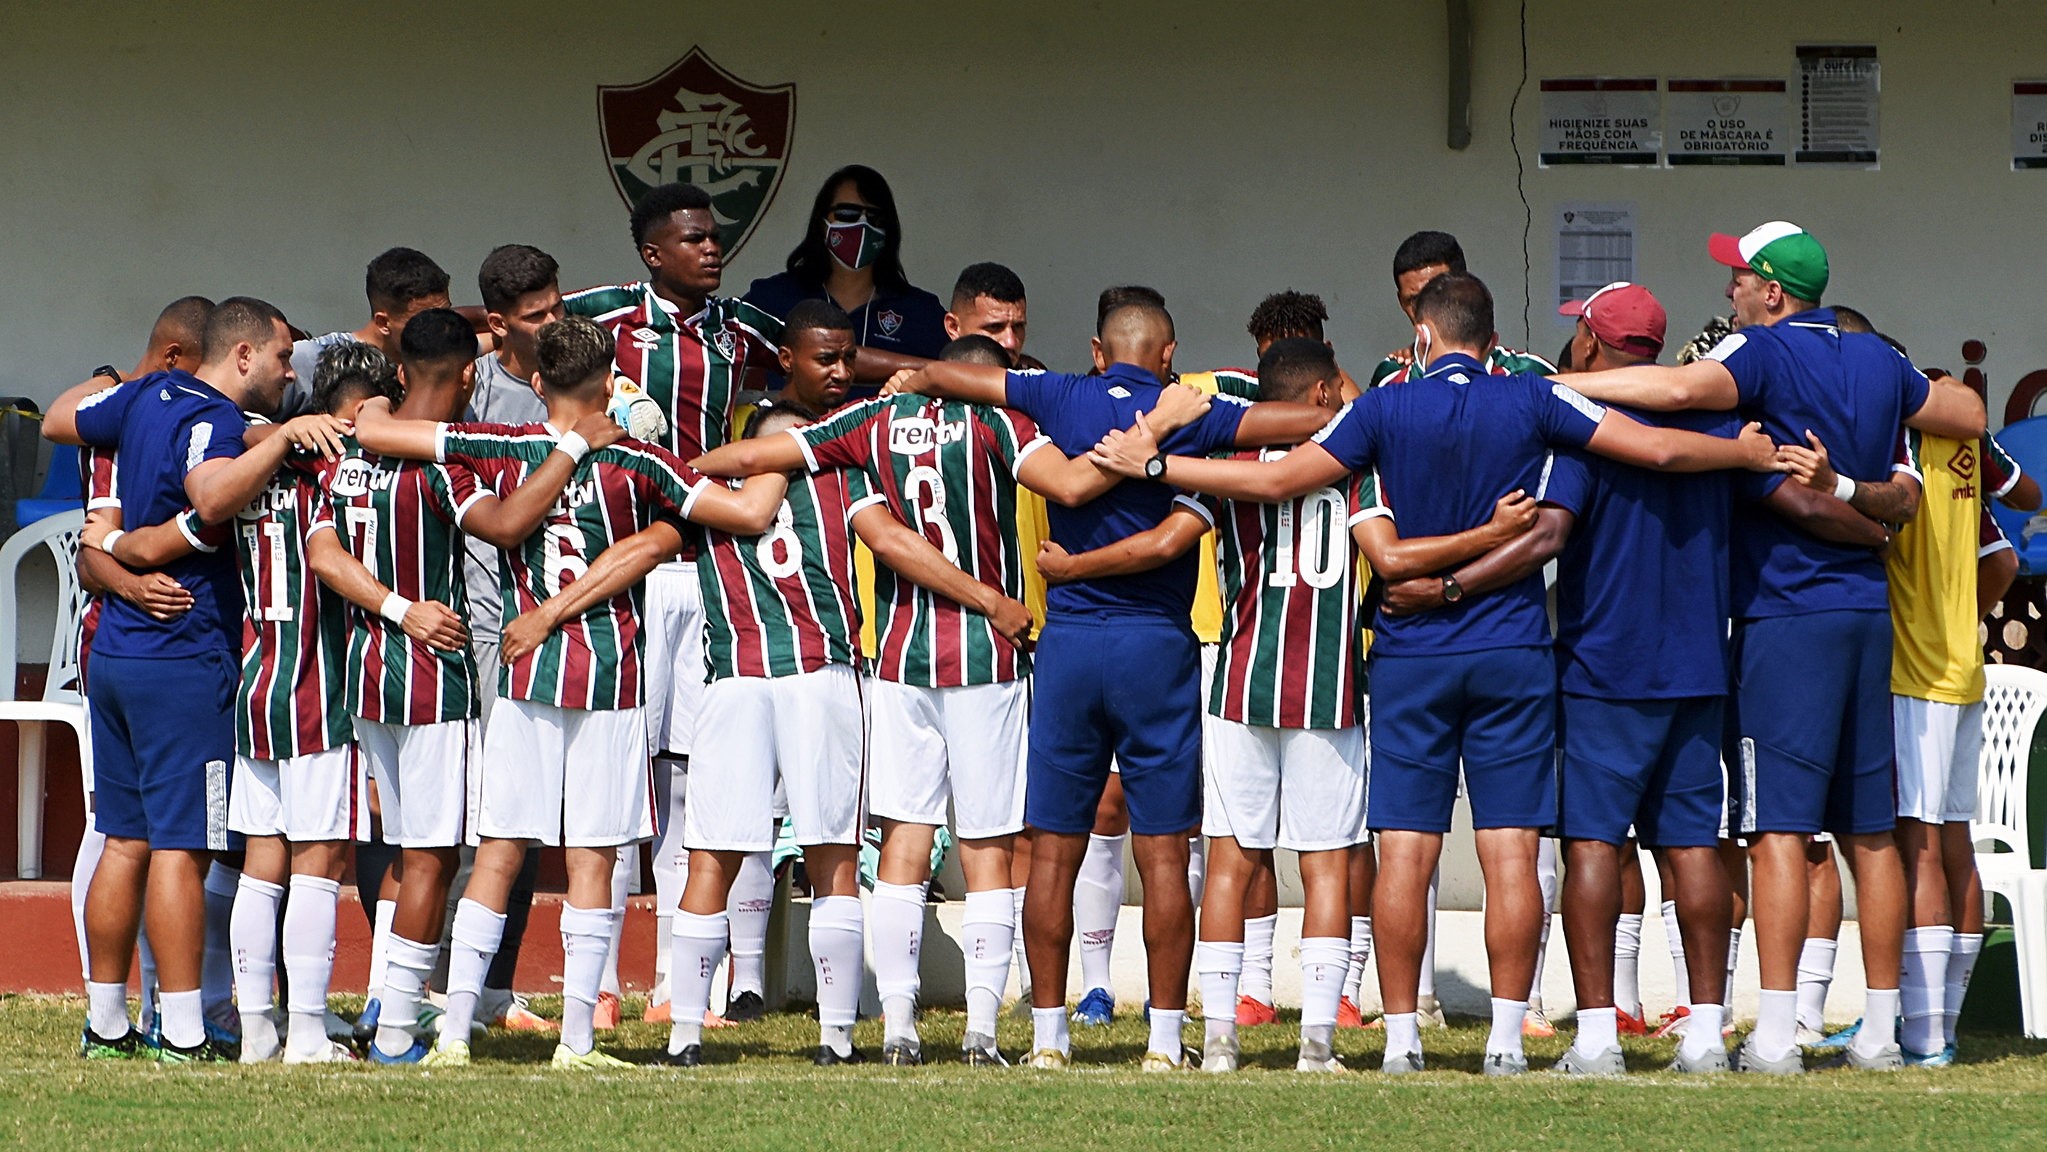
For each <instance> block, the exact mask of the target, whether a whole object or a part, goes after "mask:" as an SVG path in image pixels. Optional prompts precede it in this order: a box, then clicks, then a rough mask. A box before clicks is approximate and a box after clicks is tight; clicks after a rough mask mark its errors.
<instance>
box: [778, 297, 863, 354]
mask: <svg viewBox="0 0 2047 1152" xmlns="http://www.w3.org/2000/svg"><path fill="white" fill-rule="evenodd" d="M812 330H818V331H824V332H851V331H852V330H853V318H852V317H851V316H848V315H846V311H845V309H843V308H841V307H839V306H838V305H837V304H834V303H832V302H831V301H829V300H798V301H797V302H796V303H795V304H793V305H791V306H790V308H789V314H788V315H787V316H785V317H783V318H782V343H784V344H789V343H792V342H794V340H795V337H796V334H797V333H798V332H809V331H812Z"/></svg>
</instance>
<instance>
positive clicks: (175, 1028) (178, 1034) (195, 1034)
mask: <svg viewBox="0 0 2047 1152" xmlns="http://www.w3.org/2000/svg"><path fill="white" fill-rule="evenodd" d="M156 1003H157V1011H158V1012H160V1013H161V1014H162V1016H163V1042H164V1043H166V1044H168V1045H170V1046H171V1047H173V1048H190V1047H193V1046H194V1045H196V1044H198V1043H200V1042H201V1041H203V1040H205V1039H206V1009H205V1007H204V1006H203V1005H202V1003H201V996H200V993H199V989H197V988H194V989H192V990H191V991H189V992H160V993H158V994H157V997H156Z"/></svg>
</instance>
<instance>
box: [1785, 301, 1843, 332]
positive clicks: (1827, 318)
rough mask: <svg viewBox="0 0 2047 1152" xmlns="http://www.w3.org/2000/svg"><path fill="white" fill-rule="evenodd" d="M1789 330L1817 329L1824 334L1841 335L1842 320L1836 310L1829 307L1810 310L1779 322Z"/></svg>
mask: <svg viewBox="0 0 2047 1152" xmlns="http://www.w3.org/2000/svg"><path fill="white" fill-rule="evenodd" d="M1778 323H1779V324H1782V325H1784V326H1785V327H1787V328H1816V329H1818V330H1820V331H1822V332H1833V333H1835V334H1836V335H1838V334H1839V333H1840V323H1841V322H1840V320H1839V319H1838V318H1836V317H1835V315H1834V310H1833V309H1832V308H1827V307H1819V308H1808V309H1806V310H1805V311H1803V312H1798V313H1794V314H1792V315H1790V316H1786V317H1785V318H1784V319H1782V320H1779V321H1778Z"/></svg>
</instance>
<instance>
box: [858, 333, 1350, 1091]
mask: <svg viewBox="0 0 2047 1152" xmlns="http://www.w3.org/2000/svg"><path fill="white" fill-rule="evenodd" d="M1096 333H1097V334H1096V338H1095V344H1094V354H1095V365H1096V368H1097V369H1098V370H1099V371H1100V372H1101V375H1100V376H1097V377H1083V376H1068V375H1064V374H1060V373H1051V372H1045V373H1029V372H1004V371H1002V370H1001V369H999V368H994V367H991V366H986V365H979V364H955V363H944V362H940V363H934V364H932V365H929V366H927V367H925V368H924V369H922V370H920V371H918V372H916V373H913V374H911V375H909V376H908V377H898V378H897V380H896V381H893V382H892V386H900V387H902V388H904V389H906V390H909V391H914V392H918V393H920V394H925V395H943V396H948V397H951V398H954V399H962V400H969V401H974V402H978V403H984V404H1004V405H1007V406H1009V407H1013V408H1016V409H1018V410H1020V411H1022V412H1023V413H1024V414H1025V415H1027V416H1029V417H1030V418H1031V419H1032V420H1033V421H1035V422H1036V423H1037V424H1038V426H1039V428H1040V429H1042V430H1043V431H1044V432H1045V433H1046V434H1047V435H1048V436H1049V437H1050V439H1051V440H1052V442H1053V443H1054V444H1056V445H1058V446H1059V447H1060V449H1061V450H1062V451H1065V452H1067V453H1068V454H1078V453H1080V452H1083V451H1085V450H1086V449H1087V448H1088V447H1089V446H1090V445H1091V444H1093V443H1094V442H1095V441H1097V440H1099V439H1100V438H1101V436H1102V435H1103V434H1104V433H1106V432H1109V431H1111V430H1112V429H1120V428H1122V427H1124V426H1126V425H1128V424H1129V423H1130V422H1131V420H1133V419H1135V418H1136V417H1137V416H1138V415H1140V414H1141V413H1143V412H1145V411H1147V410H1149V409H1151V408H1152V407H1153V406H1155V405H1156V404H1157V403H1158V400H1159V397H1160V395H1161V393H1162V391H1163V388H1164V385H1163V383H1162V381H1164V380H1167V379H1169V378H1170V376H1171V374H1172V359H1173V351H1174V348H1175V346H1176V345H1175V340H1174V335H1173V322H1172V317H1171V316H1170V315H1169V314H1168V313H1167V312H1166V310H1165V309H1164V308H1163V307H1160V306H1159V305H1156V304H1152V303H1149V302H1146V301H1142V300H1137V301H1133V302H1130V303H1125V304H1123V305H1121V306H1120V307H1116V308H1112V309H1110V310H1109V311H1108V313H1107V314H1106V315H1105V316H1104V317H1102V319H1101V321H1100V322H1099V324H1098V325H1097V328H1096ZM1325 417H1326V413H1324V412H1322V411H1321V410H1320V409H1317V408H1313V407H1310V406H1306V405H1272V406H1263V405H1261V406H1253V405H1249V404H1245V403H1243V402H1241V401H1224V400H1221V399H1218V401H1217V402H1216V403H1215V405H1214V406H1213V407H1211V408H1210V409H1209V410H1208V411H1207V412H1206V413H1205V414H1204V415H1203V416H1202V418H1201V419H1199V420H1196V421H1195V422H1194V423H1192V424H1190V425H1188V426H1187V427H1185V428H1182V429H1179V430H1178V431H1177V432H1175V433H1174V434H1173V435H1172V436H1170V437H1169V438H1168V439H1169V441H1170V442H1171V443H1173V444H1174V445H1175V446H1176V447H1182V448H1185V449H1187V450H1190V451H1197V452H1207V451H1212V450H1215V449H1219V448H1225V447H1231V446H1238V445H1256V444H1259V443H1264V442H1287V441H1289V440H1294V441H1297V440H1299V439H1300V438H1302V437H1304V436H1306V435H1308V434H1310V433H1311V432H1312V431H1313V429H1314V428H1315V427H1317V426H1319V424H1320V423H1321V422H1322V421H1323V419H1324V418H1325ZM1141 471H1142V470H1141V469H1140V474H1141ZM1126 475H1127V473H1126ZM1154 479H1155V478H1154ZM1171 502H1172V498H1171V493H1170V492H1169V490H1168V489H1167V488H1166V487H1165V486H1164V485H1163V484H1159V483H1156V482H1147V483H1142V484H1119V485H1117V486H1116V487H1115V488H1112V489H1110V490H1109V491H1108V492H1107V493H1105V494H1104V495H1102V496H1100V497H1097V498H1096V499H1094V500H1091V501H1089V502H1087V503H1085V504H1082V505H1080V506H1079V507H1077V508H1054V509H1052V512H1051V528H1052V536H1053V539H1054V540H1055V541H1057V542H1058V543H1059V544H1060V546H1061V547H1063V548H1065V549H1066V550H1067V551H1069V552H1082V551H1087V550H1090V549H1092V548H1096V547H1100V546H1102V545H1106V544H1111V543H1114V542H1115V541H1117V540H1120V539H1122V538H1124V537H1126V536H1130V535H1133V534H1135V533H1137V532H1141V531H1143V530H1145V529H1147V528H1151V527H1154V526H1156V525H1157V524H1158V523H1160V522H1161V521H1162V520H1164V519H1165V516H1166V514H1167V512H1168V511H1169V510H1170V505H1171ZM1193 594H1194V558H1193V557H1192V556H1182V557H1180V558H1179V559H1177V560H1175V561H1173V562H1171V563H1170V564H1167V565H1165V566H1164V567H1161V568H1158V569H1156V570H1154V571H1151V572H1145V573H1138V574H1134V575H1131V576H1114V577H1107V578H1104V579H1100V580H1082V581H1076V582H1073V583H1069V584H1063V585H1060V586H1059V587H1057V588H1054V589H1052V591H1051V593H1050V594H1049V597H1048V599H1049V602H1050V612H1049V616H1048V618H1047V622H1046V626H1045V629H1044V631H1043V633H1042V634H1041V636H1040V638H1039V643H1038V651H1037V655H1036V660H1035V676H1036V684H1035V698H1034V700H1033V709H1032V716H1031V737H1030V758H1029V761H1028V765H1027V769H1026V774H1027V778H1028V785H1027V787H1026V799H1025V823H1026V824H1028V825H1029V826H1030V827H1031V828H1032V829H1033V830H1034V833H1033V835H1034V837H1035V839H1034V842H1033V846H1032V860H1031V877H1030V883H1029V886H1028V888H1027V891H1026V894H1025V904H1024V913H1025V940H1024V945H1025V949H1026V951H1027V952H1028V953H1029V957H1030V968H1031V996H1032V1012H1031V1016H1032V1024H1033V1033H1034V1039H1033V1052H1032V1056H1031V1060H1030V1062H1031V1064H1032V1065H1033V1066H1035V1067H1046V1068H1059V1067H1064V1066H1066V1064H1067V1063H1068V1062H1069V1059H1070V1056H1069V1052H1070V1041H1069V1039H1068V1035H1067V1016H1066V1012H1067V1009H1066V965H1067V959H1068V954H1067V949H1068V947H1069V945H1070V943H1071V939H1072V933H1073V894H1074V880H1075V876H1076V874H1077V872H1078V871H1079V869H1080V865H1081V858H1082V857H1083V855H1085V853H1086V850H1087V843H1088V831H1089V829H1090V828H1092V827H1093V826H1094V821H1095V809H1096V806H1097V804H1098V802H1099V800H1100V799H1101V795H1102V790H1103V786H1104V782H1105V780H1106V778H1107V776H1108V772H1109V762H1110V759H1111V757H1112V756H1113V757H1114V758H1115V760H1116V761H1117V762H1118V763H1119V765H1120V766H1121V769H1122V783H1123V788H1124V794H1125V796H1126V797H1127V799H1128V801H1129V805H1130V827H1131V831H1132V832H1133V833H1134V835H1135V841H1134V843H1135V846H1136V849H1137V861H1138V869H1139V872H1140V874H1141V875H1143V877H1144V878H1145V891H1146V893H1147V898H1146V901H1145V908H1144V915H1145V923H1146V938H1147V944H1148V948H1147V953H1148V956H1147V960H1148V966H1149V968H1150V978H1151V994H1152V995H1151V1001H1152V1011H1151V1037H1150V1042H1149V1044H1148V1045H1147V1048H1146V1053H1145V1057H1144V1060H1143V1064H1142V1066H1143V1067H1144V1068H1145V1069H1147V1070H1153V1071H1167V1070H1172V1069H1177V1068H1181V1067H1184V1066H1185V1054H1184V1051H1183V1048H1182V1044H1181V1036H1180V1032H1181V1028H1182V1026H1183V1025H1184V1023H1185V1020H1186V1003H1187V965H1188V962H1189V960H1190V959H1191V954H1192V951H1193V943H1194V941H1193V908H1192V904H1191V900H1190V899H1189V898H1188V896H1189V895H1190V894H1189V893H1187V891H1186V888H1185V886H1184V884H1183V880H1184V878H1185V876H1186V873H1187V866H1188V837H1189V836H1190V835H1192V834H1193V833H1194V831H1195V829H1196V827H1197V825H1198V823H1199V820H1200V793H1199V773H1200V758H1201V733H1200V723H1199V716H1198V712H1197V709H1198V708H1199V706H1200V705H1199V699H1198V697H1199V692H1200V661H1199V654H1198V650H1197V645H1196V643H1195V640H1194V637H1193V635H1192V633H1191V632H1190V631H1189V630H1188V628H1187V624H1186V619H1187V616H1188V613H1189V611H1190V609H1191V607H1192V602H1193ZM1130 669H1144V670H1146V673H1147V677H1146V682H1145V683H1144V689H1145V690H1144V691H1137V690H1135V689H1134V688H1133V687H1132V684H1133V682H1132V681H1131V680H1129V679H1128V677H1129V675H1130V672H1129V670H1130Z"/></svg>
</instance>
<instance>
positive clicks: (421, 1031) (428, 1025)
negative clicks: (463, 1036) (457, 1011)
mask: <svg viewBox="0 0 2047 1152" xmlns="http://www.w3.org/2000/svg"><path fill="white" fill-rule="evenodd" d="M445 1015H447V1013H446V1012H444V1011H443V1010H442V1009H441V1007H440V1005H438V1004H427V1003H424V1002H422V1003H421V1004H420V1006H419V1016H418V1017H417V1018H416V1019H415V1020H414V1021H413V1028H412V1034H413V1035H414V1036H425V1037H427V1038H428V1039H439V1038H440V1035H441V1017H442V1016H445Z"/></svg>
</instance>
